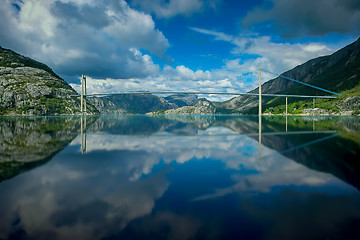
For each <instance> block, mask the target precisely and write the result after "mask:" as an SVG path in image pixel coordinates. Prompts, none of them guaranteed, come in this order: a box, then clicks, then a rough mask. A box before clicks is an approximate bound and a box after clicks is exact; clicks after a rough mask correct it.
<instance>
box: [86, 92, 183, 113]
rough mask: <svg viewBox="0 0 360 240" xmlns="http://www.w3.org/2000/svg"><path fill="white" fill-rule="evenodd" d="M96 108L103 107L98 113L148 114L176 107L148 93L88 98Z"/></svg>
mask: <svg viewBox="0 0 360 240" xmlns="http://www.w3.org/2000/svg"><path fill="white" fill-rule="evenodd" d="M89 100H90V101H91V102H93V103H94V104H95V105H96V106H97V107H99V105H102V104H103V105H104V108H101V107H99V108H100V112H114V111H115V112H116V111H118V112H119V111H123V112H127V113H140V114H144V113H148V112H153V111H165V110H168V109H172V108H177V107H178V106H177V105H176V104H174V103H170V102H168V101H166V100H165V99H164V98H162V97H158V96H155V95H152V94H150V93H139V94H117V95H110V96H105V97H101V98H98V99H96V98H94V99H91V98H89Z"/></svg>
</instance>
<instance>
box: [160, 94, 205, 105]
mask: <svg viewBox="0 0 360 240" xmlns="http://www.w3.org/2000/svg"><path fill="white" fill-rule="evenodd" d="M197 99H198V97H197V96H196V95H194V94H175V95H171V96H168V97H165V100H166V101H168V102H169V103H174V104H176V105H177V106H178V107H184V106H189V105H191V104H193V103H194V102H195V101H196V100H197Z"/></svg>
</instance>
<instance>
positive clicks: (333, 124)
mask: <svg viewBox="0 0 360 240" xmlns="http://www.w3.org/2000/svg"><path fill="white" fill-rule="evenodd" d="M17 120H19V121H18V122H17ZM37 120H38V121H37ZM37 120H36V119H31V121H30V123H31V124H30V123H28V122H27V121H28V120H26V119H2V120H1V121H0V123H1V125H0V126H2V127H1V133H2V135H1V136H2V142H4V143H2V146H6V147H2V148H1V154H2V155H1V156H3V155H4V156H5V155H6V154H7V155H9V156H11V155H12V152H11V151H10V150H9V149H11V147H10V145H11V144H12V145H11V146H13V147H12V148H13V149H16V151H20V152H22V153H23V154H22V155H23V157H22V158H18V160H20V161H21V160H22V159H26V151H27V150H26V149H28V148H29V147H30V148H34V149H37V148H38V146H39V144H44V145H48V147H47V148H45V147H44V148H43V150H42V155H39V157H37V158H28V159H29V161H31V162H38V161H41V162H42V160H43V159H48V160H46V162H43V163H42V164H43V165H41V164H38V165H37V166H39V167H37V168H33V169H32V170H31V171H27V172H25V173H23V174H20V175H17V174H19V173H20V172H18V173H16V174H14V175H13V176H12V178H11V179H9V180H7V181H3V182H1V183H0V196H2V198H1V199H0V214H1V216H2V218H1V220H0V229H1V231H0V239H8V238H10V239H11V238H15V239H26V238H35V239H50V238H51V239H69V238H78V239H100V238H102V239H198V238H200V239H239V238H245V239H262V238H267V239H269V238H270V239H274V238H276V239H279V238H287V239H289V238H291V239H300V238H301V239H304V238H310V239H311V238H331V239H338V238H350V239H351V238H357V237H358V235H357V234H358V233H357V232H356V228H355V226H357V225H358V224H359V223H360V206H359V204H358V203H359V200H360V195H359V191H358V189H359V186H360V184H359V183H360V181H359V179H360V178H359V176H360V174H359V173H360V171H359V170H360V168H359V163H358V159H359V156H360V152H359V149H360V144H359V139H360V138H359V134H360V131H359V130H360V128H359V125H360V121H359V119H358V118H299V117H297V118H295V117H288V119H286V118H283V117H272V118H269V117H263V118H260V119H259V118H258V117H239V116H191V115H189V116H155V117H150V116H145V115H139V116H122V115H108V116H100V117H95V118H94V117H86V118H80V117H79V118H51V119H43V118H39V119H37ZM44 125H45V126H47V127H45V129H46V130H44V131H42V132H41V134H44V135H39V137H38V139H36V141H35V140H34V141H33V142H36V144H37V145H31V143H32V141H29V140H26V141H23V142H26V144H22V145H20V144H18V145H16V144H15V143H16V142H19V140H18V141H15V140H13V142H12V143H10V144H9V141H6V143H5V140H6V136H9V133H11V134H12V136H14V137H17V138H18V139H22V138H24V139H27V138H26V137H27V136H29V135H31V134H32V132H40V129H43V128H44ZM4 126H5V127H4ZM8 126H21V128H20V129H22V130H21V131H20V130H19V127H8ZM30 126H32V127H30ZM315 129H316V131H315ZM259 130H260V131H259ZM22 132H23V133H22ZM38 134H40V133H38ZM49 136H51V137H49ZM42 138H43V139H42ZM57 139H65V140H66V141H59V142H60V143H61V144H60V143H58V141H57ZM55 142H56V143H58V144H55ZM6 144H7V145H6ZM15 146H16V148H15ZM50 146H52V147H50ZM259 150H261V152H259ZM34 151H35V150H34ZM38 151H39V150H38ZM260 154H261V161H259V156H260ZM32 155H33V154H32V152H31V151H29V156H32ZM49 160H51V161H49ZM16 161H17V159H15V158H14V159H11V160H10V159H8V162H11V163H15V162H16ZM21 172H23V171H21ZM15 175H17V176H16V177H14V176H15Z"/></svg>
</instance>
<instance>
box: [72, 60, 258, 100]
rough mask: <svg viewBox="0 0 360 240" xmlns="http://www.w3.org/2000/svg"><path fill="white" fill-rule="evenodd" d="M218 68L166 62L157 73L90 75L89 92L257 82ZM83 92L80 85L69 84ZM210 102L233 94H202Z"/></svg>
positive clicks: (245, 87)
mask: <svg viewBox="0 0 360 240" xmlns="http://www.w3.org/2000/svg"><path fill="white" fill-rule="evenodd" d="M226 68H227V67H226V66H225V69H217V70H213V71H203V70H196V71H193V70H191V69H190V68H187V67H185V66H183V65H180V66H176V67H171V66H168V65H165V66H164V68H163V70H161V71H159V72H158V73H157V74H153V75H151V76H148V77H145V78H128V79H113V78H107V79H100V78H91V77H87V93H88V94H95V93H115V92H129V91H150V92H156V91H187V92H198V91H202V92H228V93H234V92H237V93H239V92H247V91H249V90H251V89H252V88H253V87H255V85H252V84H245V83H244V81H242V80H241V79H240V80H239V72H238V70H237V69H233V70H229V69H226ZM70 85H71V86H72V87H73V88H74V89H75V90H76V91H77V92H80V89H81V84H80V82H78V83H71V84H70ZM201 97H206V98H207V99H209V100H210V101H224V100H227V99H229V98H231V97H232V96H231V95H229V96H226V95H222V96H220V95H202V96H201Z"/></svg>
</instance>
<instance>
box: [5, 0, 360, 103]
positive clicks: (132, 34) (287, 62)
mask: <svg viewBox="0 0 360 240" xmlns="http://www.w3.org/2000/svg"><path fill="white" fill-rule="evenodd" d="M0 30H1V31H0V45H1V46H2V47H5V48H10V49H12V50H14V51H16V52H18V53H20V54H23V55H25V56H29V57H31V58H34V59H36V60H38V61H41V62H44V63H45V64H47V65H49V66H50V67H51V68H53V70H54V71H55V72H56V73H57V74H59V75H60V76H61V77H63V78H64V79H65V80H66V81H68V82H69V83H70V84H71V85H72V86H73V87H74V88H75V89H79V77H80V76H81V75H82V74H85V75H87V76H88V92H89V93H100V92H119V91H124V92H125V91H134V90H149V91H154V90H168V91H175V90H184V91H219V92H246V91H249V90H252V89H253V88H255V87H256V80H257V73H256V72H257V69H258V68H259V66H261V67H262V68H264V69H267V70H269V71H271V72H276V73H282V72H284V71H287V70H289V69H291V68H293V67H295V66H297V65H299V64H301V63H304V62H306V61H307V60H309V59H311V58H315V57H318V56H323V55H327V54H331V53H333V52H334V51H336V50H338V49H339V48H342V47H344V46H345V45H347V44H350V43H351V42H353V41H355V40H357V38H358V37H359V36H360V1H358V0H318V1H313V0H303V1H298V0H255V1H242V0H238V1H236V0H128V1H124V0H22V1H21V0H3V3H2V4H1V6H0ZM273 77H274V76H271V75H268V74H264V75H263V81H267V80H269V79H271V78H273ZM299 80H301V79H299ZM208 97H209V98H210V99H212V100H219V99H217V98H216V97H215V96H208ZM222 100H223V99H222Z"/></svg>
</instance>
